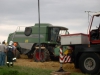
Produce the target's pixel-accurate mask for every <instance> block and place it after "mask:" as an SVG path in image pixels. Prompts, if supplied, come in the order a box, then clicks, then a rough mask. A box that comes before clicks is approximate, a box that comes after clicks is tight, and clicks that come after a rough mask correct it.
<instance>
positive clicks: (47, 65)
mask: <svg viewBox="0 0 100 75" xmlns="http://www.w3.org/2000/svg"><path fill="white" fill-rule="evenodd" d="M14 65H19V66H28V67H34V68H42V69H52V70H54V71H57V70H58V69H59V67H60V63H59V62H54V61H49V62H34V61H32V60H31V59H17V61H16V62H15V63H14ZM63 69H64V70H65V71H70V72H80V73H81V71H80V70H79V69H75V68H74V65H73V64H70V63H67V64H63Z"/></svg>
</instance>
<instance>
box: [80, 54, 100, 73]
mask: <svg viewBox="0 0 100 75" xmlns="http://www.w3.org/2000/svg"><path fill="white" fill-rule="evenodd" d="M79 68H80V69H81V71H82V72H83V73H88V74H97V73H98V72H99V70H100V57H99V55H98V54H96V53H84V54H82V55H81V57H80V58H79Z"/></svg>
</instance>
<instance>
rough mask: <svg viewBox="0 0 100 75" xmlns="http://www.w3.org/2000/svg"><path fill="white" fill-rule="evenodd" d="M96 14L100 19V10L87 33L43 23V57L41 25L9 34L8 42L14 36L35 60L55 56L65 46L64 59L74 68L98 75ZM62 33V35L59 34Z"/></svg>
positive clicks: (99, 33) (99, 44) (99, 38)
mask: <svg viewBox="0 0 100 75" xmlns="http://www.w3.org/2000/svg"><path fill="white" fill-rule="evenodd" d="M95 17H98V18H100V13H96V14H94V15H93V16H92V19H91V21H90V26H89V31H88V32H89V33H88V34H84V33H76V34H69V33H68V31H67V30H68V29H67V28H65V27H61V26H52V25H51V24H41V25H40V38H41V39H40V42H41V53H40V54H41V58H40V57H39V46H38V39H39V34H38V33H39V32H38V24H35V26H31V27H26V28H25V31H24V32H17V31H16V32H15V33H11V34H9V37H8V42H9V41H10V40H12V37H13V36H14V37H13V41H14V42H16V43H17V44H18V50H20V51H21V52H22V53H24V54H27V55H31V54H33V55H34V61H46V60H48V59H49V58H51V59H53V58H54V57H56V56H59V50H61V49H62V54H63V57H64V58H63V59H62V61H63V62H71V63H74V65H75V68H78V69H80V70H81V71H82V72H83V73H88V74H97V73H98V72H99V70H100V24H98V28H95V29H92V27H94V26H93V20H94V18H95ZM99 20H100V19H99ZM61 32H62V33H63V35H62V34H61V35H59V33H61ZM59 45H61V47H59ZM64 55H65V56H64ZM69 57H70V59H69Z"/></svg>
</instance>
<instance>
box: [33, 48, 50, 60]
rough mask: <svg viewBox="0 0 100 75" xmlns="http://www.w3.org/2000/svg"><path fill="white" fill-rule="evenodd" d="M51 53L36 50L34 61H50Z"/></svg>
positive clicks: (44, 50)
mask: <svg viewBox="0 0 100 75" xmlns="http://www.w3.org/2000/svg"><path fill="white" fill-rule="evenodd" d="M49 56H50V54H49V51H48V50H47V49H41V52H39V49H36V50H35V51H34V56H33V59H34V61H36V62H45V61H47V60H49V58H50V57H49Z"/></svg>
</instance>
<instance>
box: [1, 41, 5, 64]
mask: <svg viewBox="0 0 100 75" xmlns="http://www.w3.org/2000/svg"><path fill="white" fill-rule="evenodd" d="M5 59H6V45H5V41H3V42H2V44H1V45H0V66H4V65H5Z"/></svg>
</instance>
